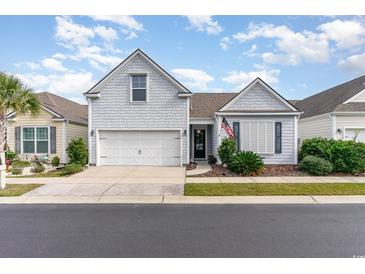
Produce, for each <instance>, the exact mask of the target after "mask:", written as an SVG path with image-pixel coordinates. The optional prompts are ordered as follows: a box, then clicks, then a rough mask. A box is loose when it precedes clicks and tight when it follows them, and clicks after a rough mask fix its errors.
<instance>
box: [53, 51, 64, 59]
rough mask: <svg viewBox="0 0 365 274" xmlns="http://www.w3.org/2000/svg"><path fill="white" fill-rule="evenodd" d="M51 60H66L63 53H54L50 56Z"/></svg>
mask: <svg viewBox="0 0 365 274" xmlns="http://www.w3.org/2000/svg"><path fill="white" fill-rule="evenodd" d="M52 58H54V59H59V60H65V59H67V56H66V55H64V54H63V53H55V54H53V55H52Z"/></svg>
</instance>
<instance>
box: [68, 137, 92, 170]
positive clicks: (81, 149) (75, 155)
mask: <svg viewBox="0 0 365 274" xmlns="http://www.w3.org/2000/svg"><path fill="white" fill-rule="evenodd" d="M66 150H67V155H68V158H69V160H70V164H80V165H82V166H85V165H86V164H87V158H88V152H87V146H86V143H85V141H84V139H82V138H73V139H72V140H71V142H70V143H69V144H68V146H67V149H66Z"/></svg>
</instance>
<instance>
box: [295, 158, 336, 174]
mask: <svg viewBox="0 0 365 274" xmlns="http://www.w3.org/2000/svg"><path fill="white" fill-rule="evenodd" d="M298 169H299V170H302V171H306V172H308V173H309V174H312V175H317V176H321V175H322V176H323V175H328V174H330V173H331V172H332V171H333V165H332V164H331V163H330V162H329V161H327V160H325V159H322V158H319V157H316V156H312V155H308V156H305V157H304V158H303V159H302V161H301V162H300V163H299V165H298Z"/></svg>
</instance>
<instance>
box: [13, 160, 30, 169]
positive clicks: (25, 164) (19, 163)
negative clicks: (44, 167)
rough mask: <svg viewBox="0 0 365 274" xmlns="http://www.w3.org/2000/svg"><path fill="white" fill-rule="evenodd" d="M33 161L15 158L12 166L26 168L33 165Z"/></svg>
mask: <svg viewBox="0 0 365 274" xmlns="http://www.w3.org/2000/svg"><path fill="white" fill-rule="evenodd" d="M31 165H32V163H31V162H28V161H21V160H15V161H13V162H12V163H11V166H12V167H18V168H24V167H28V166H31Z"/></svg>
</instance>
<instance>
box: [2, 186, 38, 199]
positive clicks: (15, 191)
mask: <svg viewBox="0 0 365 274" xmlns="http://www.w3.org/2000/svg"><path fill="white" fill-rule="evenodd" d="M40 186H42V184H24V185H20V184H19V185H18V184H8V185H6V188H5V189H3V190H0V197H9V196H20V195H22V194H24V193H27V192H29V191H31V190H33V189H35V188H37V187H40Z"/></svg>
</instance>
